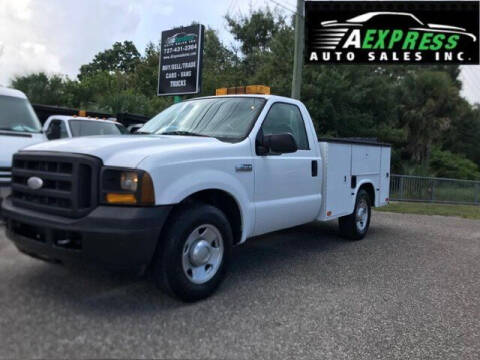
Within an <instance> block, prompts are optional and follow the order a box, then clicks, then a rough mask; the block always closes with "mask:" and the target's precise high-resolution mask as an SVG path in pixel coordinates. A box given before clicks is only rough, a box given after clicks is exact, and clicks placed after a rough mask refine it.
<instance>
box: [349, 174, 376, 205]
mask: <svg viewBox="0 0 480 360" xmlns="http://www.w3.org/2000/svg"><path fill="white" fill-rule="evenodd" d="M366 184H370V185H372V187H373V191H374V195H375V198H374V199H373V200H374V202H373V203H372V206H377V204H376V202H377V198H378V196H376V195H377V194H376V193H375V189H376V187H375V182H374V181H373V180H372V179H369V178H366V179H361V180H359V181H358V183H357V187H356V188H355V196H353V201H352V211H353V208H354V207H355V200H356V199H357V194H358V190H360V188H361V187H362V185H366Z"/></svg>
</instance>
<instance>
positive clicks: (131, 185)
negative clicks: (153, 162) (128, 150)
mask: <svg viewBox="0 0 480 360" xmlns="http://www.w3.org/2000/svg"><path fill="white" fill-rule="evenodd" d="M100 193H101V199H100V200H101V202H102V203H104V204H110V205H142V206H145V205H146V206H149V205H154V204H155V193H154V190H153V182H152V178H151V177H150V175H149V174H148V173H147V172H145V171H142V170H131V169H117V168H108V167H105V168H103V170H102V174H101V189H100Z"/></svg>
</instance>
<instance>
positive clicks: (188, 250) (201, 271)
mask: <svg viewBox="0 0 480 360" xmlns="http://www.w3.org/2000/svg"><path fill="white" fill-rule="evenodd" d="M232 240H233V235H232V230H231V227H230V223H229V221H228V219H227V218H226V216H225V215H224V214H223V212H222V211H220V210H219V209H217V208H215V207H213V206H211V205H207V204H201V203H193V204H191V205H190V206H188V207H187V206H184V207H183V209H181V210H179V211H177V213H176V214H174V216H173V218H172V219H171V225H170V227H169V228H168V230H167V232H166V236H165V237H164V238H163V239H162V241H163V246H162V248H161V251H160V252H159V254H158V255H157V259H156V264H155V269H154V275H155V279H156V282H157V285H158V286H159V287H160V288H161V289H162V290H165V291H166V292H168V293H169V294H170V295H173V296H175V297H178V298H180V299H181V300H183V301H196V300H200V299H203V298H206V297H208V296H209V295H210V294H212V293H213V292H214V291H215V289H216V288H217V287H218V285H219V284H220V282H221V281H222V279H223V277H224V275H225V272H226V267H227V265H228V262H229V259H230V252H231V247H232Z"/></svg>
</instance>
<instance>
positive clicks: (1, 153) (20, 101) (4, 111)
mask: <svg viewBox="0 0 480 360" xmlns="http://www.w3.org/2000/svg"><path fill="white" fill-rule="evenodd" d="M41 129H42V128H41V125H40V122H39V121H38V118H37V115H36V114H35V112H34V111H33V108H32V106H31V105H30V102H29V101H28V99H27V97H26V96H25V94H24V93H22V92H21V91H19V90H15V89H8V88H4V87H0V203H1V201H2V199H3V198H5V197H6V196H7V195H8V194H9V193H10V181H11V167H12V155H13V154H14V153H15V152H17V151H18V150H20V149H21V148H23V147H26V146H28V145H32V144H36V143H39V142H42V141H45V140H46V138H45V135H44V134H43V133H42V131H41Z"/></svg>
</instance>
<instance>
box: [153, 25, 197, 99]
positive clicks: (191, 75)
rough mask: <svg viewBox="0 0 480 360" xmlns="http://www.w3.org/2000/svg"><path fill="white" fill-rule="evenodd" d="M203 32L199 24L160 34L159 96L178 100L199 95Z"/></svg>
mask: <svg viewBox="0 0 480 360" xmlns="http://www.w3.org/2000/svg"><path fill="white" fill-rule="evenodd" d="M204 32H205V27H204V26H203V25H200V24H197V25H191V26H187V27H181V28H175V29H172V30H167V31H163V32H162V43H161V49H160V66H159V71H158V91H157V95H158V96H166V95H167V96H172V95H174V96H175V100H177V98H179V96H178V95H187V94H198V93H199V92H200V90H201V81H202V57H203V38H204ZM176 102H177V101H176Z"/></svg>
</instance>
